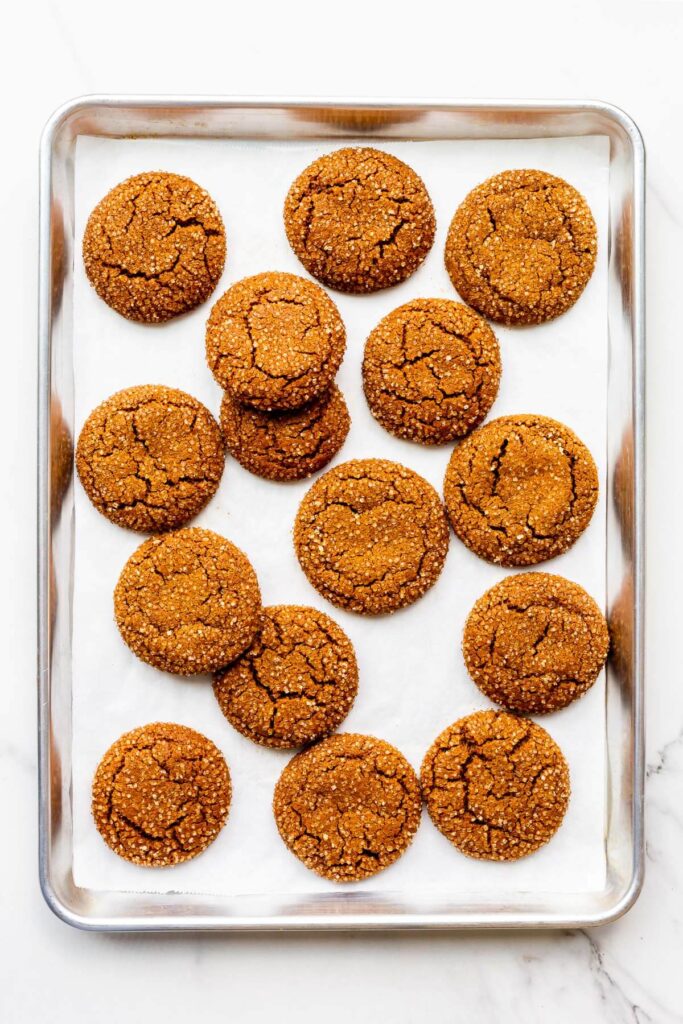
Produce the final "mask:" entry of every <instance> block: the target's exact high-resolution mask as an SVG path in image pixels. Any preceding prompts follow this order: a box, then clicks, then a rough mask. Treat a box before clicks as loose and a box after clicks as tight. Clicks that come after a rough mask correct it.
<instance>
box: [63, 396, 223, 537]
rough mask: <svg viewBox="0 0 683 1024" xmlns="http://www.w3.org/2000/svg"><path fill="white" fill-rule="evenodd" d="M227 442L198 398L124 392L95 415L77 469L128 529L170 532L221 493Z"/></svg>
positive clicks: (97, 502)
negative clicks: (225, 442)
mask: <svg viewBox="0 0 683 1024" xmlns="http://www.w3.org/2000/svg"><path fill="white" fill-rule="evenodd" d="M224 461H225V452H224V448H223V439H222V437H221V432H220V429H219V427H218V424H217V423H216V421H215V419H214V418H213V416H212V415H211V413H210V412H209V410H208V409H207V408H206V407H205V406H203V405H202V403H201V402H198V401H197V399H196V398H193V397H192V395H188V394H186V393H185V392H184V391H178V390H177V389H175V388H167V387H163V386H162V385H160V384H144V385H141V386H139V387H133V388H126V389H125V390H124V391H117V392H116V394H114V395H112V396H111V397H110V398H108V399H107V400H106V401H105V402H103V403H102V404H101V405H99V406H98V407H97V408H96V409H95V410H94V411H93V412H91V413H90V415H89V416H88V418H87V420H86V421H85V424H84V426H83V429H82V430H81V434H80V437H79V439H78V446H77V449H76V468H77V469H78V475H79V477H80V480H81V483H82V484H83V488H84V490H85V492H86V494H87V495H88V497H89V498H90V501H91V502H92V503H93V505H94V506H95V508H96V509H97V510H98V511H99V512H101V513H102V514H103V515H104V516H106V517H107V519H110V520H111V522H112V523H116V524H117V525H118V526H125V527H127V528H128V529H129V530H145V531H150V532H154V531H157V530H170V529H173V527H176V526H181V525H182V524H183V523H186V522H187V521H188V519H191V518H192V516H194V515H196V514H197V513H198V512H199V511H200V509H202V508H203V507H204V505H206V503H207V502H208V501H209V499H210V498H212V497H213V495H214V494H215V493H216V489H217V488H218V485H219V483H220V479H221V475H222V473H223V464H224Z"/></svg>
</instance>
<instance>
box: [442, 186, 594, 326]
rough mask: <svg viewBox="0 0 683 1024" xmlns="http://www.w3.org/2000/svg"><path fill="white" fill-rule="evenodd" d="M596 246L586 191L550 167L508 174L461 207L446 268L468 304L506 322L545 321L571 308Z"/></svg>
mask: <svg viewBox="0 0 683 1024" xmlns="http://www.w3.org/2000/svg"><path fill="white" fill-rule="evenodd" d="M597 249H598V242H597V232H596V227H595V221H594V220H593V214H592V213H591V211H590V209H589V207H588V204H587V202H586V200H585V199H584V198H583V196H582V195H581V193H580V192H577V191H576V189H575V188H574V187H573V186H572V185H570V184H568V182H566V181H564V180H563V179H562V178H556V177H555V176H554V175H552V174H546V173H545V171H533V170H519V171H503V172H502V174H496V175H495V176H494V177H493V178H489V179H488V180H487V181H484V182H482V184H481V185H477V187H476V188H475V189H473V190H472V191H471V192H470V193H469V195H468V196H467V197H466V198H465V200H464V201H463V202H462V203H461V205H460V206H459V207H458V209H457V210H456V213H455V216H454V217H453V220H452V221H451V226H450V229H449V231H448V238H447V241H446V269H447V270H448V273H449V275H450V278H451V281H452V282H453V284H454V285H455V287H456V289H457V290H458V293H459V294H460V295H461V296H462V298H463V299H464V300H465V302H467V303H469V305H470V306H474V308H475V309H478V310H479V312H480V313H483V314H484V316H488V317H490V319H491V320H495V321H496V322H497V323H501V324H540V323H543V322H544V321H545V320H552V319H553V317H556V316H559V315H560V313H564V312H565V311H566V310H567V309H569V307H570V306H573V305H574V303H575V302H576V300H577V299H578V298H579V296H580V295H581V292H582V291H583V290H584V288H585V287H586V285H587V284H588V281H589V280H590V277H591V274H592V273H593V268H594V267H595V258H596V254H597Z"/></svg>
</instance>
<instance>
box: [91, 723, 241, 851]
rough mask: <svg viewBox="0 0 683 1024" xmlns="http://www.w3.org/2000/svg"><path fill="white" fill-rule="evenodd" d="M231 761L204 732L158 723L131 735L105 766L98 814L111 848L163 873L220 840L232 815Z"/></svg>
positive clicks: (99, 776)
mask: <svg viewBox="0 0 683 1024" xmlns="http://www.w3.org/2000/svg"><path fill="white" fill-rule="evenodd" d="M230 798H231V785H230V772H229V771H228V766H227V764H226V762H225V758H224V757H223V755H222V754H221V752H220V750H219V749H218V748H217V747H216V746H214V744H213V743H212V742H211V740H209V739H207V738H206V736H203V735H202V734H201V733H200V732H195V731H194V729H188V728H187V726H184V725H176V724H175V723H173V722H154V723H153V724H151V725H143V726H141V727H140V728H139V729H133V730H132V732H127V733H124V735H123V736H121V737H120V738H119V739H118V740H117V741H116V743H114V744H112V746H111V747H110V748H109V750H108V751H107V753H106V754H105V755H104V757H103V758H102V760H101V761H100V763H99V765H98V768H97V771H96V772H95V778H94V779H93V786H92V814H93V818H94V819H95V825H96V826H97V829H98V831H99V833H100V835H101V836H102V838H103V839H104V841H105V843H106V844H107V846H109V847H111V849H112V850H113V851H114V853H117V854H118V855H119V857H123V858H124V859H125V860H129V861H131V863H133V864H140V865H142V866H143V867H155V868H162V867H168V866H169V865H171V864H180V863H181V862H182V861H185V860H190V859H191V858H192V857H196V856H197V854H199V853H201V852H202V850H205V849H206V847H207V846H209V844H210V843H212V842H213V841H214V839H215V838H216V836H217V835H218V833H219V832H220V830H221V829H222V828H223V825H224V824H225V821H226V818H227V817H228V810H229V809H230Z"/></svg>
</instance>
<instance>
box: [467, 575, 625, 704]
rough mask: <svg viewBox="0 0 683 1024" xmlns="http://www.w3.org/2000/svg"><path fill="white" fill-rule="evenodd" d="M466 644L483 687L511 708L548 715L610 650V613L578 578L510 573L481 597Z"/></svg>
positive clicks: (584, 683)
mask: <svg viewBox="0 0 683 1024" xmlns="http://www.w3.org/2000/svg"><path fill="white" fill-rule="evenodd" d="M462 650H463V655H464V658H465V664H466V665H467V671H468V672H469V674H470V675H471V677H472V679H473V680H474V682H475V683H476V684H477V686H478V687H479V689H480V690H481V691H482V693H485V694H486V696H487V697H488V698H489V699H490V700H492V701H495V702H496V704H502V705H503V707H505V708H508V710H510V711H519V712H523V713H526V714H532V715H535V714H544V713H546V712H548V711H558V710H559V709H560V708H564V707H566V706H567V704H570V703H571V702H572V701H573V700H576V699H577V697H581V696H582V695H583V694H584V693H585V692H586V690H588V689H590V687H591V686H592V685H593V683H594V682H595V680H596V679H597V677H598V675H599V673H600V670H601V668H602V666H603V665H604V663H605V659H606V658H607V652H608V650H609V633H608V631H607V623H606V622H605V617H604V615H603V614H602V612H601V611H600V609H599V608H598V606H597V604H596V603H595V601H594V600H593V598H592V597H590V595H589V594H587V593H586V591H585V590H584V589H583V587H580V586H579V585H578V583H572V582H571V581H570V580H566V579H564V578H563V577H562V576H552V575H551V574H550V573H547V572H525V573H520V574H518V575H516V576H507V577H506V578H505V579H504V580H501V582H500V583H497V584H496V585H495V587H491V589H490V590H487V591H486V593H485V594H484V595H483V596H482V597H480V598H479V600H478V601H477V602H476V604H475V605H474V607H473V609H472V611H471V612H470V614H469V616H468V618H467V622H466V623H465V632H464V635H463V642H462Z"/></svg>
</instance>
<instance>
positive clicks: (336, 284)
mask: <svg viewBox="0 0 683 1024" xmlns="http://www.w3.org/2000/svg"><path fill="white" fill-rule="evenodd" d="M284 218H285V230H286V231H287V238H288V239H289V244H290V245H291V247H292V249H293V250H294V252H295V253H296V255H297V256H298V258H299V259H300V260H301V262H302V263H303V265H304V266H305V268H306V270H307V271H308V272H309V274H312V275H313V277H317V278H318V280H319V281H322V282H323V284H326V285H328V287H330V288H336V289H337V290H338V291H341V292H375V291H378V290H379V289H380V288H388V287H389V286H390V285H394V284H399V282H401V281H405V279H406V278H407V277H410V275H411V274H412V273H414V271H415V270H417V268H418V267H419V265H420V264H421V263H422V261H423V259H424V258H425V256H426V255H427V253H428V252H429V250H430V249H431V247H432V243H433V241H434V231H435V227H436V222H435V219H434V209H433V207H432V201H431V199H430V198H429V195H428V193H427V190H426V188H425V186H424V183H423V181H422V179H421V178H419V177H418V175H417V174H416V173H415V171H413V170H412V168H410V167H408V165H407V164H404V163H403V161H401V160H398V159H397V158H396V157H395V156H391V154H390V153H383V152H381V151H380V150H378V149H369V148H367V147H362V148H358V149H353V148H349V149H338V150H336V151H335V152H334V153H328V154H326V155H325V156H321V157H320V158H319V159H318V160H314V161H313V163H312V164H310V165H309V166H308V167H307V168H306V169H305V170H304V171H302V173H301V174H300V175H299V177H298V178H297V179H296V181H295V182H294V184H293V185H292V187H291V188H290V190H289V192H288V194H287V198H286V200H285V210H284Z"/></svg>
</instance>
